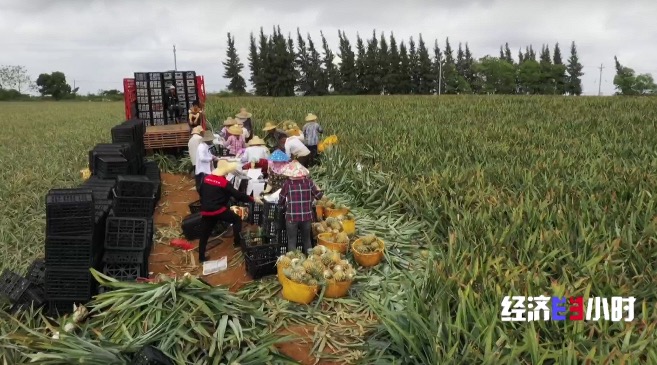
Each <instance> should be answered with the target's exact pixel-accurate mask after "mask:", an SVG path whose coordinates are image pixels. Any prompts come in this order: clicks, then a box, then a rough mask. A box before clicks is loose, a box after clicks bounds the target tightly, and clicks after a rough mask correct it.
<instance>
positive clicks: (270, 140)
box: [264, 129, 285, 151]
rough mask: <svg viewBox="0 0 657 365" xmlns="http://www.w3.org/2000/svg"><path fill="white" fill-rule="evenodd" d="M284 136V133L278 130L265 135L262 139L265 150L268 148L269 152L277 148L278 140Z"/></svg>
mask: <svg viewBox="0 0 657 365" xmlns="http://www.w3.org/2000/svg"><path fill="white" fill-rule="evenodd" d="M284 134H285V132H283V131H282V130H280V129H275V130H274V131H273V132H271V133H267V134H266V135H265V138H264V140H265V143H266V144H267V148H269V150H270V151H273V150H275V149H276V148H278V139H279V138H280V137H281V136H282V135H284Z"/></svg>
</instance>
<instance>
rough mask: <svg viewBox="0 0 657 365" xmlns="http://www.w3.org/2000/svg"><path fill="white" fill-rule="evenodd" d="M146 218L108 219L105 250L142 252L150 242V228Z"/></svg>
mask: <svg viewBox="0 0 657 365" xmlns="http://www.w3.org/2000/svg"><path fill="white" fill-rule="evenodd" d="M148 224H149V223H148V219H146V218H119V217H108V218H107V226H106V227H105V249H107V250H113V251H114V250H118V251H142V250H144V249H145V248H146V244H147V242H148V235H149V232H148V230H149V228H148Z"/></svg>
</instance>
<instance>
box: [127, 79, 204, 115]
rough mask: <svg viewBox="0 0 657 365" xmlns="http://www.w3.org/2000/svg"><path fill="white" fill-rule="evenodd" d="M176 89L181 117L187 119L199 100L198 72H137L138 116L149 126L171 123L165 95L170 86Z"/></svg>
mask: <svg viewBox="0 0 657 365" xmlns="http://www.w3.org/2000/svg"><path fill="white" fill-rule="evenodd" d="M172 85H173V86H174V87H175V88H176V95H177V99H178V100H177V101H178V106H179V107H180V113H181V116H182V117H183V119H184V118H186V116H187V111H188V110H189V108H191V105H192V103H193V102H194V101H196V100H199V96H198V91H197V88H196V86H197V85H196V72H194V71H167V72H135V87H136V91H137V115H138V117H139V119H141V120H142V121H144V123H148V125H165V124H170V123H171V117H170V116H169V117H167V115H166V110H165V109H166V106H165V105H164V100H165V94H166V92H167V90H168V88H169V86H172Z"/></svg>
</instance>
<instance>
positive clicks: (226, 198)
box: [200, 175, 253, 216]
mask: <svg viewBox="0 0 657 365" xmlns="http://www.w3.org/2000/svg"><path fill="white" fill-rule="evenodd" d="M200 195H201V215H202V216H213V215H219V214H221V213H223V212H225V211H226V210H227V209H228V208H229V205H230V198H231V197H233V198H235V199H237V200H239V201H241V202H244V203H249V202H252V201H253V198H252V197H250V196H248V195H246V194H244V193H242V192H240V191H238V190H236V189H235V188H234V187H233V184H231V183H230V181H228V179H226V177H224V176H216V175H207V176H205V177H204V178H203V184H202V185H201V193H200Z"/></svg>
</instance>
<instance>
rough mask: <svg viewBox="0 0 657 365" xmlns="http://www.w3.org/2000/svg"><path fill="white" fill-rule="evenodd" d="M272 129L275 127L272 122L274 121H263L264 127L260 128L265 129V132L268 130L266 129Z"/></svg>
mask: <svg viewBox="0 0 657 365" xmlns="http://www.w3.org/2000/svg"><path fill="white" fill-rule="evenodd" d="M272 129H276V124H274V123H272V122H267V123H265V127H264V128H262V130H263V131H265V132H268V131H270V130H272Z"/></svg>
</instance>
